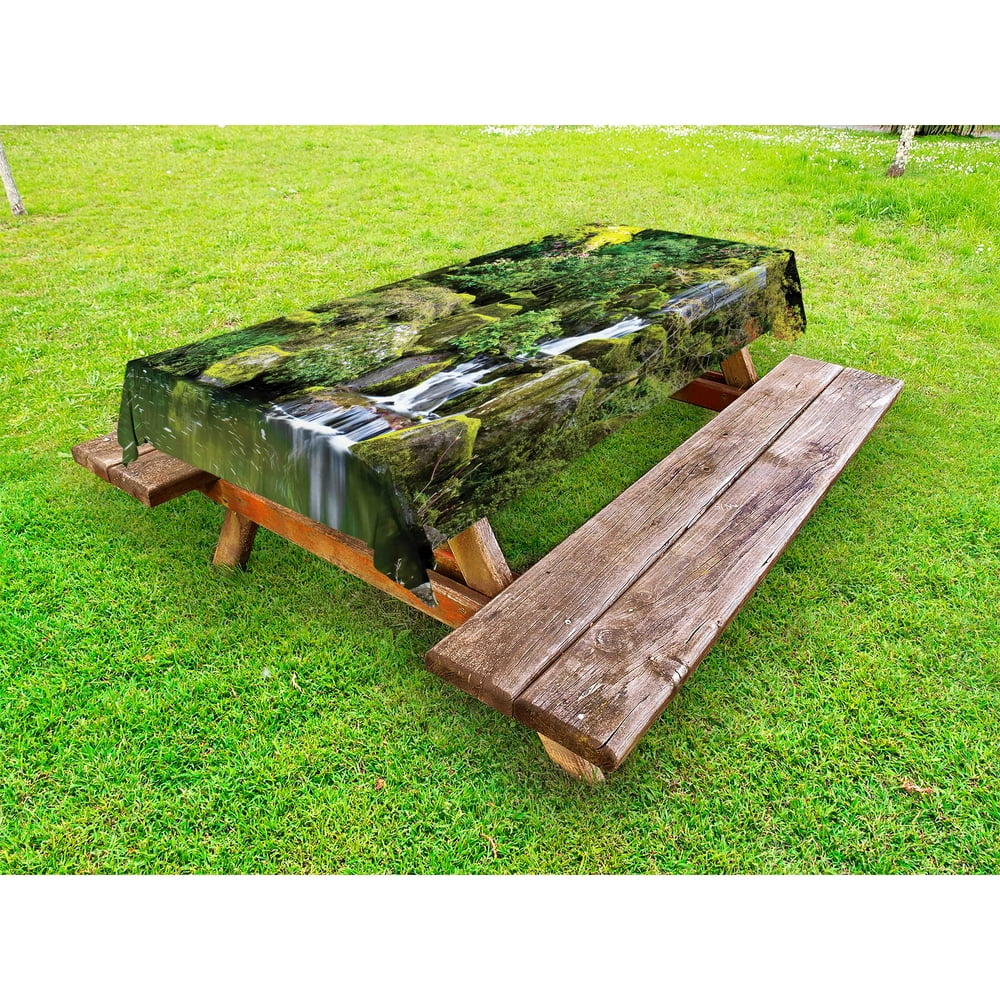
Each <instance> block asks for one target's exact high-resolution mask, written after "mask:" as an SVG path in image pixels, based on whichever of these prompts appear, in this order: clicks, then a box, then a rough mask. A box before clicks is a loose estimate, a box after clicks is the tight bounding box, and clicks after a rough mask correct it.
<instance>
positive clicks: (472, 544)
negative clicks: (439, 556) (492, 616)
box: [448, 517, 514, 597]
mask: <svg viewBox="0 0 1000 1000" xmlns="http://www.w3.org/2000/svg"><path fill="white" fill-rule="evenodd" d="M448 546H449V548H450V549H451V551H452V554H453V555H454V557H455V561H456V562H457V563H458V568H459V569H460V570H461V571H462V576H464V577H465V582H466V584H467V586H469V587H471V588H472V589H473V590H476V591H478V592H479V593H480V594H486V596H487V597H496V595H497V594H499V593H500V591H501V590H504V589H505V588H506V587H509V586H510V585H511V584H512V583H513V582H514V574H513V573H511V571H510V567H509V566H508V565H507V560H506V558H505V557H504V554H503V552H502V551H501V549H500V544H499V542H497V540H496V536H495V535H494V534H493V529H492V528H491V527H490V522H489V521H487V520H486V518H485V517H484V518H482V519H481V520H479V521H476V523H475V524H474V525H472V527H471V528H466V529H465V531H463V532H462V533H461V534H458V535H455V537H454V538H452V539H451V540H450V541H449V543H448Z"/></svg>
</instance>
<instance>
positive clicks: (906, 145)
mask: <svg viewBox="0 0 1000 1000" xmlns="http://www.w3.org/2000/svg"><path fill="white" fill-rule="evenodd" d="M916 132H917V126H916V125H904V126H903V127H902V128H901V129H900V130H899V143H898V144H897V145H896V155H895V156H894V157H893V159H892V163H890V164H889V169H888V170H887V171H886V172H885V176H886V177H902V176H903V171H904V170H905V169H906V161H907V160H908V159H909V157H910V147H911V146H912V145H913V137H914V135H916Z"/></svg>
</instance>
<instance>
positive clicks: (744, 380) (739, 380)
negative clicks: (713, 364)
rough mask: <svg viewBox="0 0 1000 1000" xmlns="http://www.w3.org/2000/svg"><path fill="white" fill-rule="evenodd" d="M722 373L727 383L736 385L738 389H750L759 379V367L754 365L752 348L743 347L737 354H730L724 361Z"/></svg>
mask: <svg viewBox="0 0 1000 1000" xmlns="http://www.w3.org/2000/svg"><path fill="white" fill-rule="evenodd" d="M722 374H723V375H724V376H725V379H726V385H734V386H736V387H737V388H738V389H749V388H750V386H752V385H753V384H754V382H756V381H757V369H756V368H755V367H754V364H753V358H751V357H750V350H749V348H746V347H741V348H740V349H739V350H738V351H737V352H736V353H735V354H730V355H729V357H728V358H726V360H725V361H723V362H722Z"/></svg>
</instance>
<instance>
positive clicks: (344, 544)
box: [202, 479, 489, 628]
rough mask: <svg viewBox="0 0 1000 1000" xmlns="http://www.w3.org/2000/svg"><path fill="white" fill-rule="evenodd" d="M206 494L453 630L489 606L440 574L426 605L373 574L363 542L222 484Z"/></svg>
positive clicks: (431, 576) (434, 577)
mask: <svg viewBox="0 0 1000 1000" xmlns="http://www.w3.org/2000/svg"><path fill="white" fill-rule="evenodd" d="M202 492H203V493H204V494H205V496H207V497H208V498H209V499H210V500H214V501H215V502H216V503H218V504H221V505H222V506H224V507H227V508H228V509H229V510H232V511H235V512H236V513H238V514H240V515H241V516H243V517H244V518H247V519H248V520H250V521H253V522H254V523H255V524H259V525H260V526H261V527H262V528H267V530H268V531H273V532H274V533H275V534H276V535H281V537H282V538H287V539H288V540H289V541H290V542H294V543H295V544H296V545H298V546H300V547H301V548H303V549H305V550H306V551H308V552H311V553H312V554H313V555H316V556H319V557H320V558H321V559H325V560H326V561H327V562H330V563H333V564H334V565H335V566H338V567H339V568H340V569H343V570H346V571H347V572H348V573H353V574H354V575H355V576H357V577H359V578H360V579H362V580H364V581H365V582H366V583H370V584H371V585H372V586H374V587H377V588H378V589H379V590H382V591H384V592H385V593H387V594H391V595H392V596H393V597H395V598H398V599H399V600H400V601H402V602H403V603H404V604H408V605H409V606H410V607H411V608H416V609H417V610H418V611H422V612H423V613H424V614H426V615H430V616H431V617H432V618H436V619H437V620H438V621H440V622H444V623H445V624H446V625H451V626H452V627H453V628H454V627H456V626H458V625H461V624H462V623H463V622H465V621H468V619H469V618H470V617H471V616H472V615H473V614H475V613H476V612H477V611H478V610H479V609H480V608H482V607H483V605H484V604H486V602H487V601H488V600H489V598H488V597H486V595H485V594H478V593H476V592H475V591H473V590H471V589H470V588H468V587H465V586H463V585H462V584H460V583H457V582H455V581H454V580H450V579H449V578H448V577H446V576H443V575H441V574H440V573H434V572H431V573H428V577H429V579H430V581H431V586H432V589H433V592H434V596H435V599H436V600H437V604H436V605H434V606H431V605H427V604H425V603H424V602H423V601H421V600H420V598H419V597H417V596H416V595H415V594H413V593H412V592H411V591H409V590H407V589H406V588H405V587H403V586H401V585H400V584H398V583H396V582H395V580H391V579H390V578H389V577H387V576H386V575H385V574H384V573H382V572H380V571H379V570H377V569H376V568H375V564H374V562H373V560H372V550H371V549H370V548H369V547H368V546H367V545H365V544H364V543H363V542H360V541H358V539H356V538H351V536H350V535H345V534H343V533H341V532H339V531H335V530H334V529H333V528H329V527H327V526H326V525H325V524H320V523H319V522H318V521H313V520H312V519H310V518H308V517H305V516H304V515H302V514H298V513H296V512H295V511H293V510H289V509H288V508H287V507H282V506H281V505H280V504H276V503H274V502H273V501H271V500H266V499H265V498H264V497H261V496H257V494H255V493H251V492H250V491H249V490H244V489H242V488H241V487H239V486H236V485H234V484H233V483H229V482H226V481H225V480H223V479H219V480H216V481H215V482H214V483H212V484H211V485H209V486H207V487H205V488H204V489H203V490H202Z"/></svg>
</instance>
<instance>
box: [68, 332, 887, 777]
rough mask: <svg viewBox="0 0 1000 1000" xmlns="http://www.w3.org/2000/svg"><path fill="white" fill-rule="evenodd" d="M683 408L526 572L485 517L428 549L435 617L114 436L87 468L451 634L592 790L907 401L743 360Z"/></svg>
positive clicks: (344, 544) (327, 551) (218, 484)
mask: <svg viewBox="0 0 1000 1000" xmlns="http://www.w3.org/2000/svg"><path fill="white" fill-rule="evenodd" d="M723 368H724V370H723V373H721V374H712V373H708V374H707V375H706V376H703V377H702V378H700V379H697V380H695V382H692V383H691V384H690V385H689V386H687V387H685V389H684V390H681V391H680V392H678V393H677V394H676V396H677V398H679V399H685V400H687V401H689V402H693V403H697V404H698V405H701V406H708V407H710V408H712V409H720V410H722V412H721V413H720V414H719V415H718V416H717V417H715V418H714V419H713V420H712V421H710V422H709V423H708V424H706V425H705V426H704V427H703V428H701V430H699V431H698V432H697V433H695V434H694V435H693V436H692V437H691V438H689V439H688V440H687V441H686V442H685V443H684V444H682V445H681V446H680V447H679V448H677V449H676V450H675V451H673V452H672V453H671V454H670V455H669V456H667V458H665V459H664V460H663V461H662V462H660V463H659V465H657V466H656V467H655V468H653V469H652V470H650V471H649V472H648V473H647V474H646V475H645V476H643V478H642V479H640V480H639V481H638V482H636V483H635V484H633V485H632V486H631V487H629V488H628V489H627V490H625V492H624V493H622V494H621V496H619V497H618V498H617V499H616V500H614V501H613V502H612V503H611V504H609V505H608V506H607V507H605V508H604V509H603V510H602V511H600V512H599V513H598V514H597V515H595V516H594V517H593V518H591V519H590V520H589V521H588V522H587V523H586V524H584V525H583V526H582V527H581V528H580V529H579V530H578V531H576V532H574V533H573V534H572V535H570V537H569V538H567V539H566V540H565V541H564V542H563V543H562V544H560V545H558V546H557V547H556V548H555V549H553V550H552V551H551V552H550V553H549V554H548V555H546V556H545V557H544V558H543V559H541V560H540V561H539V562H538V563H536V564H535V565H534V566H533V567H531V569H529V570H528V571H527V572H526V573H524V574H523V575H522V576H520V577H519V578H516V579H515V578H514V576H513V574H511V573H510V571H509V569H508V567H507V564H506V560H505V559H504V557H503V553H502V552H501V551H500V549H499V547H498V546H497V544H496V540H495V539H494V537H493V533H492V531H491V529H490V527H489V525H488V523H487V522H486V521H485V520H484V521H480V522H478V523H477V524H475V525H473V526H472V527H470V528H468V529H467V530H466V531H463V532H462V533H461V534H460V535H457V536H456V537H455V538H453V539H451V540H450V542H449V544H448V545H446V546H443V547H442V548H441V549H438V550H437V551H436V552H435V556H436V557H437V570H436V571H434V572H431V573H430V574H429V575H430V579H431V583H432V586H433V590H434V594H435V597H436V599H437V604H436V605H435V606H434V607H429V606H428V605H426V604H424V603H423V602H421V601H420V600H419V599H418V598H417V597H415V596H414V595H413V594H412V593H411V592H410V591H409V590H407V589H406V588H404V587H402V586H400V585H399V584H397V583H395V582H394V581H392V580H390V579H389V578H388V577H387V576H385V575H384V574H382V573H380V572H379V571H378V570H377V569H375V567H374V565H373V562H372V553H371V550H370V549H369V548H368V547H367V546H365V545H364V544H362V543H361V542H359V541H357V540H356V539H353V538H350V537H348V536H346V535H343V534H342V533H340V532H338V531H335V530H334V529H332V528H329V527H327V526H325V525H322V524H319V523H317V522H316V521H313V520H311V519H309V518H307V517H305V516H303V515H301V514H298V513H296V512H294V511H291V510H288V509H287V508H285V507H282V506H280V505H279V504H276V503H274V502H273V501H270V500H267V499H265V498H263V497H260V496H258V495H256V494H254V493H251V492H250V491H248V490H245V489H242V488H241V487H239V486H236V485H234V484H233V483H229V482H226V481H225V480H222V479H218V478H217V477H215V476H212V475H210V474H209V473H207V472H204V471H202V470H200V469H196V468H194V467H192V466H190V465H187V464H185V463H183V462H180V461H178V460H177V459H175V458H172V457H171V456H169V455H164V454H162V453H161V452H158V451H155V450H154V449H152V448H151V447H150V446H149V445H143V446H142V448H141V449H140V457H139V459H138V460H137V461H135V462H133V463H131V464H130V465H128V466H125V465H123V464H122V455H121V449H120V448H119V447H118V444H117V442H116V440H115V439H114V437H112V436H110V435H107V436H104V437H99V438H94V439H93V440H91V441H87V442H84V443H83V444H80V445H77V446H75V447H74V448H73V457H74V458H75V459H76V461H77V462H78V463H79V464H81V465H83V466H84V467H85V468H88V469H89V470H90V471H92V472H94V473H95V474H96V475H98V476H99V477H100V478H102V479H104V480H106V481H108V482H109V483H111V484H113V485H115V486H117V487H118V488H119V489H122V490H124V491H125V492H126V493H129V494H130V495H132V496H134V497H136V498H137V499H139V500H141V501H142V502H143V503H144V504H146V505H147V506H150V507H154V506H157V505H159V504H160V503H164V502H166V501H167V500H171V499H174V498H176V497H178V496H182V495H183V494H185V493H188V492H191V491H194V490H198V491H200V492H201V493H203V494H204V495H205V496H207V497H208V498H209V499H211V500H213V501H214V502H216V503H218V504H220V505H222V506H223V507H225V508H226V516H225V519H224V521H223V525H222V530H221V533H220V536H219V541H218V544H217V546H216V549H215V556H214V559H213V562H214V563H216V564H217V565H228V566H241V567H245V566H246V564H247V561H248V559H249V557H250V551H251V547H252V545H253V542H254V537H255V535H256V532H257V528H258V526H262V527H265V528H267V529H269V530H271V531H274V532H275V533H277V534H280V535H282V536H283V537H285V538H287V539H289V540H290V541H292V542H294V543H295V544H297V545H299V546H301V547H302V548H305V549H306V550H307V551H310V552H312V553H314V554H316V555H318V556H320V557H321V558H323V559H326V560H327V561H329V562H331V563H333V564H335V565H337V566H339V567H341V568H342V569H345V570H347V571H348V572H351V573H354V574H355V575H356V576H358V577H360V578H361V579H364V580H366V581H367V582H368V583H371V584H373V585H374V586H376V587H379V588H380V589H381V590H383V591H385V592H386V593H389V594H392V595H393V596H394V597H397V598H398V599H400V600H401V601H404V602H405V603H407V604H409V605H410V606H412V607H414V608H417V609H418V610H420V611H423V612H425V613H427V614H430V615H432V616H433V617H435V618H437V619H438V620H439V621H441V622H444V623H446V624H448V625H450V626H452V627H453V628H454V631H453V632H452V633H450V634H449V635H448V636H446V637H445V638H444V639H443V640H442V641H441V642H439V643H438V644H437V645H436V646H434V647H433V648H432V649H431V650H429V652H428V653H427V657H426V662H427V666H428V668H429V669H430V670H432V671H433V672H434V673H436V674H438V675H439V676H441V677H443V678H444V679H445V680H447V681H449V682H450V683H452V684H454V685H456V686H457V687H459V688H462V689H463V690H464V691H467V692H469V693H470V694H472V695H474V696H475V697H477V698H479V699H480V700H481V701H484V702H485V703H486V704H488V705H492V706H493V707H494V708H496V709H498V710H499V711H501V712H503V713H505V714H506V715H511V716H513V717H514V718H516V719H519V720H520V721H521V722H523V723H524V724H525V725H527V726H529V727H531V728H532V729H534V730H536V731H537V732H538V734H539V736H540V737H541V740H542V744H543V746H544V747H545V749H546V751H547V752H548V754H549V756H550V757H551V758H552V759H553V760H554V761H556V762H557V763H558V764H559V765H560V766H562V767H563V768H564V769H566V770H567V771H568V772H569V773H571V774H573V775H575V776H577V777H580V778H583V779H585V780H588V781H598V780H601V779H602V778H603V777H604V771H609V770H614V769H615V768H617V767H618V766H619V765H620V764H621V763H622V761H624V759H625V758H626V757H627V756H628V754H629V753H630V752H631V750H632V749H633V748H634V747H635V745H636V744H637V743H638V741H639V740H640V739H641V737H642V736H643V735H644V734H645V732H646V731H647V730H648V729H649V727H650V726H651V725H652V724H653V723H654V722H655V721H656V719H657V718H658V717H659V716H660V714H661V713H662V712H663V710H664V708H665V707H666V705H667V703H668V702H669V701H670V699H671V698H672V697H673V696H674V695H675V694H676V693H677V690H678V689H679V688H680V686H681V684H683V682H684V681H685V680H686V679H687V677H689V676H690V674H691V672H692V671H693V670H694V668H695V667H696V666H697V665H698V664H699V663H700V662H701V660H702V659H703V658H704V657H705V655H706V654H707V653H708V651H709V650H710V649H711V647H712V645H713V644H714V643H715V641H716V640H717V639H718V637H719V635H720V634H721V632H722V630H723V629H724V628H725V627H726V625H728V623H729V622H730V621H731V620H732V619H733V617H734V616H735V615H736V613H737V612H738V611H739V609H740V607H741V606H742V605H743V604H744V602H745V601H746V600H747V599H748V598H749V596H750V595H751V593H752V592H753V590H754V588H755V587H756V586H757V584H758V583H760V581H761V580H762V579H763V578H764V576H765V575H766V574H767V572H768V570H769V569H770V568H771V566H772V565H774V563H775V561H776V560H777V559H778V557H779V556H780V555H781V553H782V552H783V551H784V549H785V547H786V546H787V545H788V543H789V542H790V541H791V539H792V538H793V537H794V536H795V534H796V532H797V531H798V530H799V528H800V527H801V526H802V524H803V523H804V522H805V520H806V518H807V517H808V516H809V515H810V514H811V513H812V511H813V510H814V508H815V507H816V505H817V504H818V503H819V501H820V499H821V498H822V497H823V495H824V494H825V493H826V491H827V490H828V489H829V488H830V486H831V485H832V483H833V482H834V480H835V479H836V478H837V476H838V475H839V474H840V472H841V471H842V470H843V468H844V466H845V465H846V464H847V462H848V461H849V459H850V458H851V456H852V455H854V454H855V452H856V451H857V450H858V449H859V448H860V447H861V445H862V444H863V443H864V441H865V439H866V438H867V437H868V435H869V434H870V433H871V431H872V429H873V428H874V427H875V425H876V424H877V423H878V421H879V419H880V418H881V417H882V415H883V414H884V413H885V412H886V410H888V408H889V407H890V406H891V405H892V402H893V401H894V399H895V398H896V396H897V395H898V394H899V392H900V390H901V389H902V382H899V381H897V380H894V379H888V378H883V377H882V376H879V375H872V374H869V373H867V372H862V371H857V370H855V369H851V368H843V367H841V366H839V365H833V364H828V363H825V362H821V361H814V360H811V359H808V358H802V357H797V356H795V355H793V356H791V357H789V358H786V359H785V360H784V361H783V362H782V363H781V364H779V365H778V366H777V367H776V368H775V369H774V370H773V371H772V372H770V373H769V374H768V375H766V376H765V377H764V378H763V379H761V380H760V381H756V373H755V372H754V369H753V364H752V362H751V360H750V358H749V355H748V353H747V352H746V351H745V350H741V351H739V352H737V353H736V354H734V355H733V356H732V357H731V358H730V359H727V362H726V364H724V366H723Z"/></svg>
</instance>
